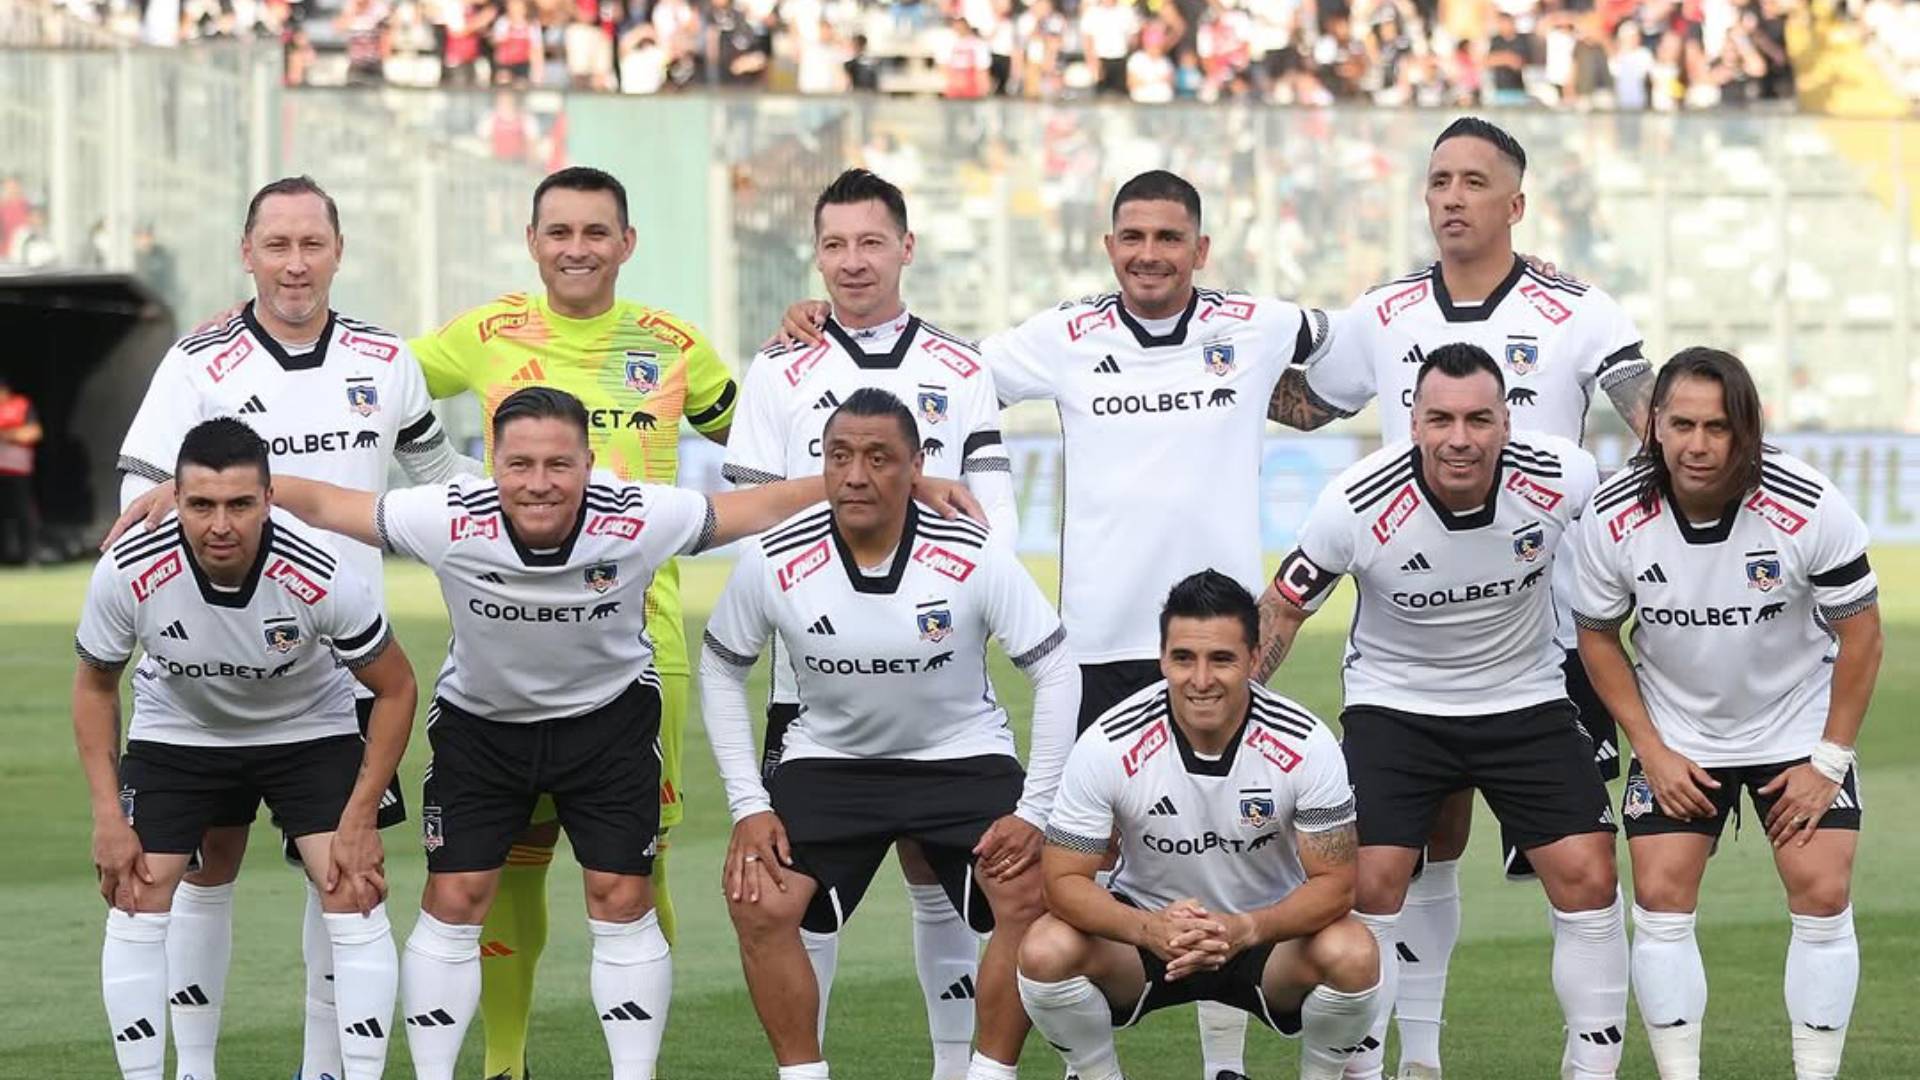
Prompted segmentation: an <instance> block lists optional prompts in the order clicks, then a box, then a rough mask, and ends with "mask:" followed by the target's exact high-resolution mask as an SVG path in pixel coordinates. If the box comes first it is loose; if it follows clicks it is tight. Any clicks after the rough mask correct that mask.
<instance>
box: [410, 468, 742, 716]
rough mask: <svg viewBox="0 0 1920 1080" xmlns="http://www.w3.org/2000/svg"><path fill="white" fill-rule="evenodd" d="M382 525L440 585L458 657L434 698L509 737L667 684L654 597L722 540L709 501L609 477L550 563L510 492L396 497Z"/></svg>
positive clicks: (422, 491)
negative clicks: (675, 571) (519, 529)
mask: <svg viewBox="0 0 1920 1080" xmlns="http://www.w3.org/2000/svg"><path fill="white" fill-rule="evenodd" d="M375 516H376V522H377V526H378V528H379V530H380V537H381V539H382V541H383V542H385V544H386V545H387V547H388V548H389V549H391V550H393V551H395V552H397V553H399V554H401V555H406V556H408V557H410V558H413V559H418V560H419V561H421V562H423V563H425V564H427V565H428V566H429V567H431V568H432V569H433V572H434V574H435V576H437V577H438V578H439V579H440V593H441V596H443V597H444V598H445V600H446V604H447V614H448V616H449V617H450V618H451V620H452V622H453V643H452V645H451V646H450V647H449V649H448V650H447V661H446V663H445V665H443V666H442V667H441V669H440V678H439V683H438V686H437V687H436V688H435V692H436V693H437V694H438V695H439V696H440V697H442V698H444V699H446V700H447V701H449V702H451V703H452V704H453V705H454V706H456V707H457V708H459V709H461V710H463V711H465V712H468V713H471V714H473V715H475V716H478V717H481V718H483V719H487V720H494V721H499V722H501V723H513V724H525V723H534V722H536V721H541V720H551V719H558V718H563V717H572V716H579V715H581V714H583V713H587V712H591V711H592V710H594V709H597V708H599V707H600V706H602V705H605V704H606V703H607V702H609V701H612V700H613V699H614V698H616V697H619V696H620V694H621V693H622V692H624V691H625V690H626V688H627V687H628V686H630V685H632V684H633V683H634V682H635V681H636V680H648V681H657V678H656V677H655V676H654V675H653V673H652V668H653V655H654V645H653V641H652V639H651V637H650V632H651V629H652V627H651V626H650V624H649V622H648V617H647V605H646V603H645V594H646V591H647V587H648V586H649V585H651V584H652V582H653V576H654V573H655V572H656V571H657V570H658V569H659V568H660V567H661V566H662V565H663V564H665V563H666V562H667V560H669V559H671V558H673V557H674V556H675V555H684V554H690V553H692V552H694V551H697V550H699V548H700V547H701V546H703V545H704V544H705V543H706V541H707V539H709V538H710V537H711V535H712V529H713V516H712V508H711V505H710V504H709V503H708V501H707V498H706V496H704V495H701V494H699V493H698V492H693V491H686V490H683V489H681V488H676V487H666V486H662V485H656V484H628V483H622V482H621V481H619V480H617V479H615V478H614V477H613V476H611V475H609V474H604V473H595V474H594V476H593V477H592V478H591V480H590V481H589V483H588V484H587V488H586V494H585V497H584V498H583V499H582V501H581V504H580V513H579V516H578V517H577V518H576V519H575V520H574V523H573V528H572V531H570V532H569V533H568V534H567V537H566V539H565V541H563V542H562V543H561V544H560V546H559V547H557V548H554V549H551V550H535V549H533V548H530V547H528V546H527V545H526V544H525V543H524V542H523V541H522V540H521V539H520V537H518V536H517V535H515V534H514V531H513V525H512V523H511V522H509V521H508V520H507V516H506V514H505V513H503V512H502V511H501V508H500V489H499V488H498V487H497V486H495V485H494V484H493V483H491V482H489V481H485V480H480V479H477V478H473V477H461V478H459V479H458V480H456V481H454V482H453V483H451V484H424V485H421V486H419V487H411V488H399V489H395V490H393V491H389V492H387V493H386V494H385V495H383V496H381V498H380V503H379V506H378V509H377V511H376V515H375Z"/></svg>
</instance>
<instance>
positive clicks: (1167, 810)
mask: <svg viewBox="0 0 1920 1080" xmlns="http://www.w3.org/2000/svg"><path fill="white" fill-rule="evenodd" d="M1179 814H1180V811H1178V810H1175V809H1174V808H1173V797H1172V796H1170V795H1162V796H1160V801H1159V802H1157V803H1154V804H1153V808H1152V809H1151V810H1148V811H1147V816H1148V817H1178V816H1179Z"/></svg>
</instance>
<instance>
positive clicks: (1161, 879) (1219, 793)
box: [1047, 680, 1354, 914]
mask: <svg viewBox="0 0 1920 1080" xmlns="http://www.w3.org/2000/svg"><path fill="white" fill-rule="evenodd" d="M1251 689H1252V691H1253V701H1252V703H1251V704H1250V706H1249V709H1248V716H1247V719H1246V721H1245V726H1244V727H1243V728H1242V729H1241V731H1240V733H1239V734H1238V735H1236V736H1235V738H1234V740H1233V742H1231V743H1229V744H1228V746H1227V751H1226V753H1225V754H1222V755H1221V756H1220V757H1219V758H1217V759H1208V758H1204V757H1201V756H1200V755H1198V754H1196V753H1194V750H1193V747H1192V746H1191V745H1190V744H1189V743H1188V742H1187V738H1186V736H1185V735H1184V734H1182V733H1181V730H1180V725H1179V724H1177V723H1175V722H1174V719H1173V713H1172V711H1171V710H1170V709H1169V707H1168V704H1167V684H1166V682H1165V681H1164V680H1162V681H1161V682H1157V683H1155V684H1153V685H1152V686H1149V687H1147V688H1146V689H1144V690H1141V691H1140V692H1138V693H1136V694H1134V695H1133V696H1132V697H1129V698H1127V699H1126V700H1125V701H1123V702H1121V703H1120V704H1119V705H1116V706H1114V707H1113V708H1112V709H1109V710H1108V711H1107V712H1106V713H1105V714H1104V715H1102V716H1101V717H1100V719H1099V720H1098V721H1096V722H1095V723H1094V725H1093V726H1092V727H1090V728H1088V729H1087V730H1086V732H1085V733H1084V734H1082V735H1081V736H1080V741H1079V742H1077V743H1075V744H1074V746H1073V753H1072V754H1070V755H1068V757H1067V769H1066V773H1065V774H1064V775H1063V776H1062V777H1061V779H1060V795H1059V797H1058V798H1057V799H1056V800H1055V801H1054V804H1053V815H1052V816H1051V817H1050V818H1048V819H1047V842H1048V843H1050V844H1057V845H1059V846H1061V847H1064V848H1068V849H1070V850H1073V851H1078V852H1082V853H1085V854H1096V853H1099V852H1104V851H1106V850H1107V838H1108V837H1110V836H1113V835H1115V834H1118V836H1119V838H1120V862H1119V864H1118V865H1117V866H1116V867H1115V868H1114V872H1113V888H1114V890H1115V891H1117V892H1120V893H1123V894H1125V895H1126V896H1128V897H1131V898H1132V899H1133V900H1135V901H1137V902H1138V903H1140V904H1141V906H1143V907H1146V908H1151V909H1159V908H1164V907H1166V906H1167V905H1169V904H1171V903H1173V902H1174V901H1176V900H1180V899H1183V898H1185V897H1194V898H1195V899H1197V900H1199V901H1200V902H1201V903H1202V904H1203V905H1205V906H1206V907H1208V908H1209V909H1211V910H1214V911H1223V912H1232V913H1235V914H1238V913H1242V912H1248V911H1253V910H1255V909H1258V908H1263V907H1268V906H1270V905H1272V904H1275V903H1277V902H1279V901H1280V900H1281V899H1282V898H1283V897H1285V896H1286V895H1287V894H1288V893H1289V892H1292V891H1293V890H1294V889H1295V888H1296V887H1297V886H1299V885H1300V884H1301V883H1303V882H1305V881H1306V872H1305V871H1304V870H1302V869H1301V866H1300V854H1299V851H1298V849H1297V847H1296V837H1297V834H1299V833H1313V832H1323V831H1325V830H1327V829H1335V828H1339V827H1340V826H1343V825H1350V824H1352V823H1353V821H1354V805H1353V788H1352V787H1351V786H1350V785H1349V784H1348V783H1347V762H1346V759H1345V758H1344V757H1343V756H1341V753H1340V744H1339V742H1338V741H1337V740H1335V739H1334V737H1333V733H1332V732H1330V731H1328V730H1327V727H1326V725H1325V724H1322V723H1321V722H1320V721H1319V720H1318V719H1316V718H1315V717H1314V715H1313V714H1312V713H1310V712H1308V711H1307V710H1306V709H1304V708H1302V707H1301V706H1300V705H1298V704H1295V703H1294V702H1292V701H1289V700H1288V699H1286V698H1284V697H1281V696H1280V695H1279V694H1276V693H1274V692H1273V691H1271V690H1268V689H1267V688H1266V687H1264V686H1258V685H1253V686H1251Z"/></svg>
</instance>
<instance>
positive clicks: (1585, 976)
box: [1551, 896, 1628, 1080]
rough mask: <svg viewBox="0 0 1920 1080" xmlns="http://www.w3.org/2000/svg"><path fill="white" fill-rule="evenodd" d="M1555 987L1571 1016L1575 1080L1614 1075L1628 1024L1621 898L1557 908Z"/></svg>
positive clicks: (1569, 1055) (1569, 1059)
mask: <svg viewBox="0 0 1920 1080" xmlns="http://www.w3.org/2000/svg"><path fill="white" fill-rule="evenodd" d="M1551 914H1552V920H1553V992H1554V994H1555V995H1556V996H1557V997H1559V999H1560V1011H1561V1014H1562V1015H1563V1016H1564V1017H1565V1018H1566V1023H1567V1042H1566V1055H1565V1058H1564V1061H1565V1063H1566V1065H1567V1066H1568V1067H1569V1068H1570V1070H1571V1071H1570V1072H1568V1074H1567V1075H1568V1077H1569V1080H1611V1078H1612V1077H1613V1076H1614V1075H1615V1074H1616V1073H1617V1072H1618V1071H1619V1069H1620V1052H1621V1049H1622V1045H1623V1044H1624V1042H1625V1041H1626V1029H1627V969H1628V962H1627V924H1626V919H1625V914H1624V912H1623V911H1622V910H1621V903H1620V898H1619V897H1618V896H1615V897H1614V900H1613V903H1611V904H1609V905H1607V906H1606V907H1604V908H1600V909H1598V910H1595V911H1571V912H1570V911H1561V910H1559V909H1558V908H1554V909H1551Z"/></svg>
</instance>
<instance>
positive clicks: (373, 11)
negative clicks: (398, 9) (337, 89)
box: [333, 0, 392, 86]
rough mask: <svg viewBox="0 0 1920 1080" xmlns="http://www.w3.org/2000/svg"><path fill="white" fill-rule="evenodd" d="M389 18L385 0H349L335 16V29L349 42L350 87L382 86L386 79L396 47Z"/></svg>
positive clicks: (348, 80)
mask: <svg viewBox="0 0 1920 1080" xmlns="http://www.w3.org/2000/svg"><path fill="white" fill-rule="evenodd" d="M388 18H389V13H388V10H387V5H386V4H385V3H384V2H382V0H347V4H346V6H345V7H344V8H342V9H341V10H340V14H339V15H337V16H335V17H334V20H333V26H334V29H336V30H338V31H339V32H340V35H341V37H342V38H344V39H345V40H346V44H347V85H348V86H378V85H380V84H381V83H382V82H385V81H386V63H387V54H388V52H390V51H391V50H392V41H391V39H390V38H389V35H388V27H387V20H388Z"/></svg>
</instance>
